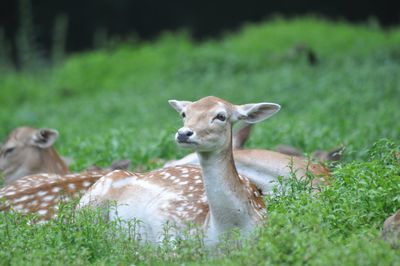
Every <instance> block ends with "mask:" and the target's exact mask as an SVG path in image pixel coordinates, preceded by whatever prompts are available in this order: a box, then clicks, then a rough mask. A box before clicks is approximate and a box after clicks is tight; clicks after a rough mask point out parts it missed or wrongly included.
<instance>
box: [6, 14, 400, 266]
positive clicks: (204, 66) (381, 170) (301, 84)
mask: <svg viewBox="0 0 400 266" xmlns="http://www.w3.org/2000/svg"><path fill="white" fill-rule="evenodd" d="M206 95H215V96H218V97H221V98H224V99H227V100H229V101H231V102H233V103H237V104H242V103H250V102H262V101H267V102H276V103H279V104H281V106H282V109H281V111H280V112H279V113H278V114H277V115H275V116H274V117H272V118H271V119H269V120H267V121H265V122H263V123H260V124H257V125H256V126H255V127H254V130H253V132H252V135H251V137H250V139H249V141H248V142H247V144H246V147H248V148H252V147H257V148H266V149H272V148H274V147H275V146H276V145H278V144H287V145H291V146H294V147H297V148H299V149H301V150H303V151H305V152H306V153H310V152H312V151H313V150H316V149H330V148H333V147H337V146H340V145H344V146H345V147H346V149H345V153H344V156H343V159H342V161H341V162H339V163H338V164H332V165H330V167H331V169H332V172H333V182H332V185H331V186H329V187H326V188H324V189H322V191H321V192H320V193H319V194H314V193H311V192H310V188H309V187H308V186H307V184H306V183H303V182H297V181H290V182H288V183H285V184H284V185H283V186H282V188H280V189H279V190H277V191H276V193H275V196H273V197H266V199H265V200H266V202H267V204H268V213H269V214H268V220H267V222H266V224H265V225H264V226H262V227H261V228H259V229H258V230H256V231H255V233H254V235H253V236H252V237H251V238H249V239H247V240H246V241H243V242H241V243H238V244H237V245H228V244H224V243H221V246H220V247H218V248H216V249H214V250H209V249H207V248H204V247H203V245H202V243H201V241H199V240H198V239H187V240H181V241H178V243H176V245H175V246H174V247H171V246H169V245H162V246H159V247H152V246H148V245H140V244H138V243H137V241H136V240H135V239H134V238H133V237H129V236H126V237H122V236H121V235H119V234H118V233H117V231H118V230H117V229H118V226H119V225H118V222H115V223H107V222H106V221H103V220H102V219H100V218H99V217H98V213H96V212H87V213H79V214H76V213H74V211H73V207H72V206H71V205H66V206H64V208H63V210H62V211H61V214H60V216H59V217H58V218H57V219H55V220H53V221H51V222H49V223H46V224H35V225H28V220H29V219H31V218H32V217H29V216H28V217H23V216H21V215H18V214H7V213H0V265H27V264H30V265H66V264H67V265H69V264H72V265H90V264H93V265H142V264H143V265H165V264H171V265H175V264H179V265H197V264H204V265H217V264H218V265H276V264H279V265H303V264H307V265H396V264H397V265H398V263H399V261H400V252H399V250H398V249H397V250H396V249H393V248H392V247H391V246H390V245H389V244H387V243H385V242H384V241H383V240H382V239H381V237H380V230H381V228H382V224H383V221H384V220H385V218H386V217H387V216H388V215H390V214H392V213H393V212H394V211H395V210H397V209H398V208H400V193H399V192H400V163H399V161H398V159H396V157H395V153H396V152H398V151H399V150H400V146H399V142H400V123H399V121H400V112H399V107H400V28H399V27H395V28H390V29H381V28H379V26H377V25H375V24H363V25H352V24H347V23H345V22H329V21H325V20H323V19H317V18H313V17H303V18H298V19H291V20H285V19H279V18H277V19H273V20H270V21H267V22H264V23H261V24H248V25H245V26H244V27H243V28H242V29H241V30H240V31H238V32H232V33H226V34H225V35H224V36H222V37H221V38H219V39H210V40H205V41H202V42H194V41H192V40H191V38H190V36H189V34H187V33H185V32H181V33H164V34H162V35H161V36H160V37H159V38H158V39H157V40H154V41H151V42H139V41H132V42H125V43H120V44H116V45H113V46H110V47H104V48H103V49H99V50H95V51H90V52H85V53H79V54H75V55H71V56H69V57H68V58H67V59H66V60H65V61H64V62H62V63H59V64H57V65H54V66H52V67H48V66H38V67H36V68H34V69H29V70H25V71H20V72H16V71H13V70H10V69H8V68H6V67H4V68H2V71H1V73H0V123H1V125H2V126H1V127H0V139H4V138H5V137H6V135H7V134H8V133H9V132H10V131H11V130H12V129H13V128H15V127H18V126H21V125H30V126H33V127H49V128H56V129H58V130H59V131H60V138H59V140H58V141H57V144H56V148H57V150H58V151H59V152H60V153H61V154H62V155H63V156H67V157H70V158H73V160H74V161H73V164H72V166H71V168H72V169H73V170H74V171H79V170H82V169H84V168H85V167H87V166H90V165H93V164H96V165H98V166H108V165H110V164H111V162H112V161H115V160H118V159H130V160H131V161H132V170H134V169H139V170H140V171H144V170H148V169H154V168H156V167H160V166H161V165H162V163H163V162H165V161H167V160H171V159H175V158H180V157H182V156H183V155H185V154H187V153H188V151H187V150H182V149H179V148H178V147H177V146H176V145H175V143H174V139H173V136H174V133H175V131H176V130H177V129H178V128H179V127H180V126H181V124H182V122H181V119H180V117H179V115H178V114H177V113H176V112H175V110H173V109H172V108H171V107H170V106H169V105H168V103H167V101H168V100H169V99H178V100H196V99H199V98H201V97H203V96H206ZM94 221H96V222H94Z"/></svg>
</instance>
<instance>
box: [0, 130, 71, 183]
mask: <svg viewBox="0 0 400 266" xmlns="http://www.w3.org/2000/svg"><path fill="white" fill-rule="evenodd" d="M57 138H58V131H57V130H55V129H48V128H41V129H35V128H31V127H19V128H16V129H14V130H13V131H12V132H11V133H10V135H9V136H8V138H7V140H6V142H5V143H4V145H2V146H1V148H0V172H2V174H3V175H4V178H5V183H6V184H11V183H13V182H14V181H16V180H17V179H18V178H21V177H23V176H27V175H32V174H37V173H54V174H60V175H64V174H67V173H68V172H69V170H68V167H67V165H66V164H65V162H64V161H63V159H62V158H61V157H60V156H59V155H58V153H57V152H56V151H55V149H54V148H53V147H52V146H53V144H54V142H55V141H56V140H57Z"/></svg>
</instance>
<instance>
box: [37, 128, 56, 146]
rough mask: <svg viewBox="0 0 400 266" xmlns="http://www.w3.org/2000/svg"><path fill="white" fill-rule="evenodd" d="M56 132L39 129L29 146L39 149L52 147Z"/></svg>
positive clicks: (48, 129)
mask: <svg viewBox="0 0 400 266" xmlns="http://www.w3.org/2000/svg"><path fill="white" fill-rule="evenodd" d="M58 135H59V134H58V131H57V130H55V129H50V128H41V129H38V130H36V132H35V133H34V134H33V135H32V139H31V144H32V145H33V146H37V147H39V148H41V149H46V148H49V147H51V146H53V144H54V142H56V140H57V138H58Z"/></svg>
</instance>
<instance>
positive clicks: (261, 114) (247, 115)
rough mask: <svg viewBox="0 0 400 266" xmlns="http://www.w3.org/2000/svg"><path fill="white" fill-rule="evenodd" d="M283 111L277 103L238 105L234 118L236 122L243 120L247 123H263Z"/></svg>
mask: <svg viewBox="0 0 400 266" xmlns="http://www.w3.org/2000/svg"><path fill="white" fill-rule="evenodd" d="M280 109H281V106H280V105H279V104H276V103H251V104H244V105H238V106H236V107H235V112H234V114H233V118H234V120H235V121H237V120H243V121H245V122H247V123H251V124H253V123H258V122H261V121H263V120H265V119H267V118H269V117H271V116H272V115H274V114H275V113H276V112H278V111H279V110H280Z"/></svg>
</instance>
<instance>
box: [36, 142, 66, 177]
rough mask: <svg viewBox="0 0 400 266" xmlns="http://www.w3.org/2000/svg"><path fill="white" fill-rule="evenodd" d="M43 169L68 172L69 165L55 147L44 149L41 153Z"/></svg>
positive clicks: (49, 171) (60, 172)
mask: <svg viewBox="0 0 400 266" xmlns="http://www.w3.org/2000/svg"><path fill="white" fill-rule="evenodd" d="M40 160H41V170H42V171H45V172H47V173H55V174H67V173H69V170H68V167H67V165H66V164H65V163H64V161H63V160H62V159H61V157H60V156H59V155H58V153H57V152H56V151H55V150H54V149H53V148H48V149H45V150H43V153H41V158H40Z"/></svg>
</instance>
